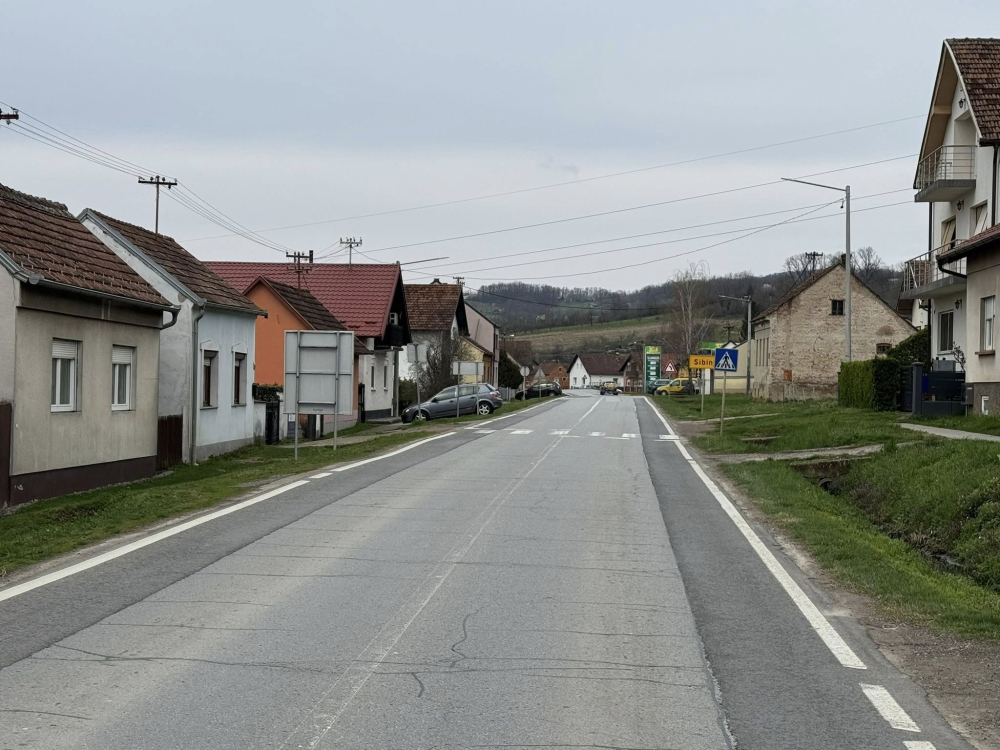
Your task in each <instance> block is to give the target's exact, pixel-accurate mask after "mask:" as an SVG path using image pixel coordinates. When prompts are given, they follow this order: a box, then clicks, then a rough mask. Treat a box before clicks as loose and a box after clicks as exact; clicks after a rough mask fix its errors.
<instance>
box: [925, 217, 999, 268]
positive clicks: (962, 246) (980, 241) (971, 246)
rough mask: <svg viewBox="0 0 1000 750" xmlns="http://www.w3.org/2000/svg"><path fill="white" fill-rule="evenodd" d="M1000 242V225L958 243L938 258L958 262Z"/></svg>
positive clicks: (939, 254)
mask: <svg viewBox="0 0 1000 750" xmlns="http://www.w3.org/2000/svg"><path fill="white" fill-rule="evenodd" d="M998 240H1000V224H997V225H996V226H992V227H990V228H989V229H984V230H983V231H982V232H980V233H979V234H975V235H973V236H972V237H969V239H967V240H962V241H961V242H956V243H955V245H954V246H953V247H952V248H950V249H949V250H947V251H945V252H941V253H938V256H937V257H938V260H939V261H943V260H958V259H959V258H964V257H965V256H966V255H971V254H972V253H974V252H975V251H976V250H979V249H981V248H983V247H985V246H986V245H990V244H992V243H994V242H996V241H998Z"/></svg>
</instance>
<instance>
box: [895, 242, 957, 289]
mask: <svg viewBox="0 0 1000 750" xmlns="http://www.w3.org/2000/svg"><path fill="white" fill-rule="evenodd" d="M953 246H954V243H953V242H950V243H948V244H947V245H944V246H942V247H937V248H934V249H933V250H931V251H930V252H929V253H924V254H922V255H918V256H917V257H916V258H911V259H910V260H908V261H906V263H904V264H903V281H902V286H901V288H900V290H899V292H900V295H902V296H906V293H907V292H912V291H914V290H920V289H921V288H926V287H929V286H930V285H931V284H933V283H935V282H937V281H943V280H945V279H953V278H956V277H955V276H954V274H956V273H958V274H962V275H965V272H966V271H965V258H959V259H958V260H955V261H952V262H951V263H945V268H947V269H948V271H951V273H948V271H945V270H943V269H941V268H940V267H938V262H937V256H938V254H939V253H943V252H945V251H946V250H950V249H951V248H952V247H953Z"/></svg>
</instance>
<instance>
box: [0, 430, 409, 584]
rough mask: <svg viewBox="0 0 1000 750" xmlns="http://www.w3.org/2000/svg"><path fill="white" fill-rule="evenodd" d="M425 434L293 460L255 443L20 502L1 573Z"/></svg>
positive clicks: (2, 541) (4, 545)
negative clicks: (147, 474)
mask: <svg viewBox="0 0 1000 750" xmlns="http://www.w3.org/2000/svg"><path fill="white" fill-rule="evenodd" d="M427 434H428V433H427V432H426V431H422V430H406V431H404V432H403V433H401V434H388V435H383V436H380V437H379V438H378V439H377V440H371V441H369V442H365V443H358V444H355V445H347V446H342V447H340V448H339V449H338V450H336V451H334V450H333V448H331V447H325V448H323V447H317V448H312V449H310V450H308V451H303V452H301V453H300V454H299V460H298V461H297V462H296V461H295V460H294V458H293V452H292V451H290V450H289V449H288V448H282V447H279V446H273V445H268V446H254V447H249V448H245V449H243V450H240V451H237V452H235V453H231V454H228V455H226V456H219V457H217V458H213V459H209V460H207V461H205V462H203V463H201V464H200V465H198V466H189V465H187V464H182V465H180V466H177V467H175V469H174V470H173V471H172V472H170V473H168V474H163V475H160V476H156V477H153V478H151V479H147V480H144V481H141V482H133V483H131V484H127V485H119V486H117V487H107V488H104V489H99V490H91V491H90V492H81V493H78V494H75V495H67V496H65V497H58V498H51V499H49V500H40V501H38V502H36V503H32V504H30V505H25V506H23V507H20V508H17V509H15V511H14V512H12V513H10V514H8V515H3V516H0V577H2V576H4V575H7V574H9V573H10V572H12V571H14V570H16V569H17V568H20V567H23V566H25V565H30V564H31V563H35V562H39V561H40V560H44V559H46V558H48V557H52V556H54V555H58V554H62V553H64V552H70V551H72V550H75V549H78V548H80V547H84V546H86V545H88V544H93V543H95V542H99V541H102V540H104V539H107V538H108V537H111V536H114V535H115V534H121V533H123V532H126V531H132V530H134V529H137V528H140V527H142V526H146V525H148V524H151V523H155V522H156V521H161V520H163V519H167V518H170V517H172V516H176V515H179V514H182V513H188V512H191V511H195V510H201V509H203V508H207V507H209V506H211V505H214V504H216V503H219V502H221V501H223V500H228V499H230V498H233V497H235V496H237V495H241V494H243V493H246V492H250V491H252V489H253V488H254V487H255V486H259V485H262V484H266V483H268V482H270V481H273V480H275V479H277V478H279V477H283V476H288V475H291V474H298V473H300V472H304V471H310V470H313V469H318V468H320V467H322V466H327V465H329V464H331V463H335V462H346V461H353V460H356V459H358V458H362V457H364V456H369V455H371V454H373V453H376V452H378V451H381V450H384V449H387V448H392V447H396V446H399V445H402V444H404V443H410V442H413V441H414V440H418V439H420V438H422V437H425V436H426V435H427Z"/></svg>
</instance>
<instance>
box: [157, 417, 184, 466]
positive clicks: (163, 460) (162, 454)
mask: <svg viewBox="0 0 1000 750" xmlns="http://www.w3.org/2000/svg"><path fill="white" fill-rule="evenodd" d="M183 451H184V417H183V416H181V415H180V414H175V415H173V416H169V417H160V418H159V419H158V420H157V423H156V470H157V471H163V470H164V469H168V468H170V467H171V466H173V465H174V464H179V463H180V462H181V461H182V460H183Z"/></svg>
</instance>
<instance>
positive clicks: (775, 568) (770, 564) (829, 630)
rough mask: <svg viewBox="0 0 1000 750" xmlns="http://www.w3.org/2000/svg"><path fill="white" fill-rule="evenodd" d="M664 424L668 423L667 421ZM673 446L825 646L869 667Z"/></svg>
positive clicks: (845, 660) (851, 664) (844, 660)
mask: <svg viewBox="0 0 1000 750" xmlns="http://www.w3.org/2000/svg"><path fill="white" fill-rule="evenodd" d="M646 400H647V402H648V401H649V399H646ZM649 408H650V409H652V410H653V411H656V412H657V415H659V412H658V411H657V409H656V407H655V406H653V404H652V403H650V404H649ZM660 418H661V419H663V417H662V416H660ZM664 424H666V421H665V420H664ZM668 426H669V425H668ZM671 432H672V431H671ZM674 445H676V446H677V450H679V451H680V453H681V455H682V456H684V458H685V459H687V462H688V465H689V466H690V467H691V468H692V469H693V470H694V473H695V474H697V475H698V478H699V479H701V481H702V483H703V484H704V485H705V486H706V487H708V490H709V492H711V493H712V495H713V496H714V497H715V499H716V500H717V501H718V503H719V505H721V506H722V510H723V511H725V513H726V515H727V516H729V518H730V519H731V520H732V522H733V523H734V524H736V528H738V529H739V530H740V533H741V534H743V536H744V538H746V540H747V541H748V542H750V546H751V547H752V548H753V551H754V552H756V553H757V557H759V558H760V559H761V562H763V563H764V565H765V566H766V567H767V569H768V570H769V571H771V575H773V576H774V577H775V578H776V579H777V580H778V583H780V584H781V587H782V588H783V589H784V590H785V593H787V594H788V596H790V597H791V599H792V601H793V602H795V606H796V607H798V608H799V611H800V612H801V613H802V615H803V616H804V617H805V618H806V620H808V621H809V624H810V625H811V626H812V628H813V630H815V631H816V634H817V635H818V636H819V637H820V638H821V639H822V640H823V643H825V644H826V647H827V648H828V649H830V651H831V652H832V653H833V655H834V656H835V657H836V659H837V661H839V662H840V663H841V664H842V665H843V666H845V667H848V668H850V669H867V668H868V667H866V666H865V663H864V662H863V661H861V659H859V658H858V655H857V654H855V653H854V651H853V650H852V649H851V647H850V646H848V645H847V642H846V641H845V640H844V639H843V638H841V636H840V633H838V632H837V631H836V630H835V629H834V627H833V626H832V625H831V624H830V622H829V620H827V619H826V618H825V617H824V616H823V613H822V612H820V611H819V608H818V607H817V606H816V605H815V604H813V602H812V599H810V598H809V597H808V596H806V593H805V592H804V591H803V590H802V588H801V587H800V586H799V584H797V583H796V582H795V579H793V578H792V577H791V576H790V575H789V574H788V571H786V570H785V569H784V568H783V567H782V565H781V563H779V562H778V559H777V558H776V557H775V556H774V555H773V554H772V553H771V550H769V549H768V548H767V546H766V545H765V544H764V542H762V541H761V540H760V537H759V536H757V533H756V532H755V531H754V530H753V529H752V528H750V524H748V523H747V522H746V520H745V519H744V518H743V516H741V515H740V512H739V511H738V510H736V506H735V505H733V503H732V501H730V499H729V498H728V497H726V495H725V494H724V493H723V492H722V490H720V489H719V487H718V485H716V484H715V482H713V481H712V480H711V478H709V476H708V474H706V473H705V471H704V469H702V468H701V466H699V465H698V462H697V461H695V460H694V459H693V458H692V457H691V454H690V453H688V451H687V449H686V448H685V447H684V444H683V443H681V441H680V440H677V441H674Z"/></svg>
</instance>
